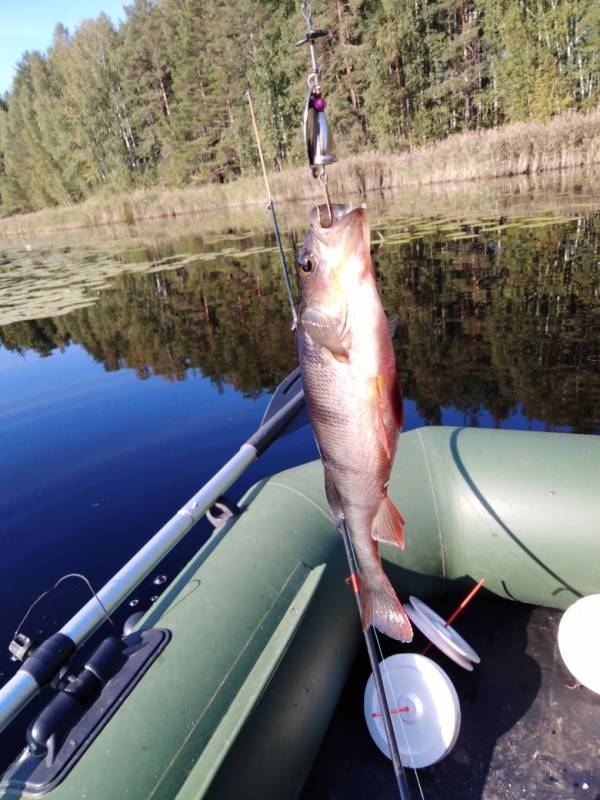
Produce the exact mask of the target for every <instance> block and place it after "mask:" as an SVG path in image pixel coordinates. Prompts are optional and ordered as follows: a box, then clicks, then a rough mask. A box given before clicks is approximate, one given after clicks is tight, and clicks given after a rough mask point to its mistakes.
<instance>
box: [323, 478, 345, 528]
mask: <svg viewBox="0 0 600 800" xmlns="http://www.w3.org/2000/svg"><path fill="white" fill-rule="evenodd" d="M325 495H326V496H327V502H328V503H329V507H330V508H331V513H332V514H333V521H334V522H335V524H336V526H337V525H339V524H340V522H341V521H342V520H343V519H344V509H343V508H342V501H341V499H340V495H339V493H338V490H337V488H336V485H335V483H334V482H333V478H332V477H331V474H330V473H329V472H328V470H327V467H325Z"/></svg>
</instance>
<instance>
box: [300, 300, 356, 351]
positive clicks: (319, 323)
mask: <svg viewBox="0 0 600 800" xmlns="http://www.w3.org/2000/svg"><path fill="white" fill-rule="evenodd" d="M301 325H302V328H303V330H304V331H305V333H307V334H308V335H309V336H310V338H311V339H312V341H313V342H314V343H315V344H317V345H320V346H321V347H324V348H325V349H326V350H329V352H330V353H331V354H332V355H333V356H334V358H336V359H338V360H344V359H347V358H348V355H349V349H348V347H349V338H350V335H349V332H347V331H346V329H345V324H344V323H340V320H339V319H337V318H335V317H329V316H327V314H324V313H323V312H322V311H320V310H319V309H318V308H307V309H305V310H304V311H303V312H302V321H301Z"/></svg>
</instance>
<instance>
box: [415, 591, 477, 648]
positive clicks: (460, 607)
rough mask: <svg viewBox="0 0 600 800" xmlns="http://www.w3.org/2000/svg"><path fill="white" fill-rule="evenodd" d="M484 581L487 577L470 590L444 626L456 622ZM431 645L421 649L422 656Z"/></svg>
mask: <svg viewBox="0 0 600 800" xmlns="http://www.w3.org/2000/svg"><path fill="white" fill-rule="evenodd" d="M484 583H485V578H482V579H481V580H480V581H477V583H476V584H475V586H474V587H473V588H472V589H471V591H470V592H469V594H468V595H467V596H466V597H465V599H464V600H462V601H461V602H460V603H459V605H458V606H457V608H456V609H455V611H453V613H452V614H450V616H449V617H448V619H447V620H446V622H444V628H447V627H448V626H449V625H452V623H453V622H454V620H455V619H456V618H457V617H458V615H459V614H460V612H461V611H463V610H464V609H465V608H466V607H467V606H468V605H469V603H470V602H471V600H472V599H473V598H474V597H475V595H476V594H477V592H478V591H479V590H480V589H481V587H482V586H483V584H484ZM431 646H432V643H431V642H429V644H428V645H427V647H426V648H425V649H424V650H422V651H421V655H422V656H424V655H425V653H428V652H429V648H430V647H431Z"/></svg>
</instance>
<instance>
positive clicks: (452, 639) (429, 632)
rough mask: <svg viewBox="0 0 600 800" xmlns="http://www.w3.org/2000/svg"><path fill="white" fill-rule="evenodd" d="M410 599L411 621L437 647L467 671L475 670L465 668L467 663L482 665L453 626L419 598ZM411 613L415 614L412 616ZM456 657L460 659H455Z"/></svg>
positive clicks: (408, 609)
mask: <svg viewBox="0 0 600 800" xmlns="http://www.w3.org/2000/svg"><path fill="white" fill-rule="evenodd" d="M409 599H410V605H409V606H408V607H407V612H408V614H409V616H410V619H411V621H412V622H414V624H415V625H416V626H417V628H419V630H420V631H421V632H422V633H423V634H424V635H425V636H426V637H427V638H428V639H429V640H430V641H431V642H432V643H433V644H434V645H435V646H436V647H438V648H439V649H440V650H442V652H444V653H445V654H446V655H447V656H449V658H452V659H453V660H454V661H456V663H457V664H460V666H461V667H463V666H464V667H465V669H473V667H472V666H465V663H464V662H465V661H468V662H469V664H470V662H473V663H474V664H479V663H480V661H481V659H480V658H479V656H478V655H477V653H476V652H475V650H473V648H472V647H471V645H470V644H469V643H468V642H466V641H465V640H464V639H463V637H462V636H461V635H460V634H459V633H457V632H456V631H455V630H454V628H453V627H452V626H451V625H446V621H445V620H444V619H443V618H442V617H440V615H439V614H436V612H435V611H434V610H433V609H432V608H429V606H428V605H426V604H425V603H424V602H423V601H422V600H419V598H418V597H414V596H411V597H410V598H409ZM411 611H414V612H415V613H412V614H411V613H410V612H411ZM455 655H458V656H459V658H455Z"/></svg>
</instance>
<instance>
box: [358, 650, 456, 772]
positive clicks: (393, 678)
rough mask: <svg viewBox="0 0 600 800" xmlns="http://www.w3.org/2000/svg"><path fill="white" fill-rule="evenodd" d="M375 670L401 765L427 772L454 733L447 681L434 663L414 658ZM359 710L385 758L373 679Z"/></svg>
mask: <svg viewBox="0 0 600 800" xmlns="http://www.w3.org/2000/svg"><path fill="white" fill-rule="evenodd" d="M380 668H381V677H382V680H383V685H384V689H385V695H386V697H387V701H388V705H389V708H390V712H391V717H392V723H393V725H394V732H395V734H396V741H397V742H398V750H399V752H400V759H401V760H402V763H403V765H404V766H405V767H417V768H419V767H429V766H431V764H435V763H437V762H438V761H441V760H442V758H444V757H445V756H447V755H448V753H449V752H450V751H451V750H452V748H453V747H454V745H455V743H456V739H457V738H458V732H459V730H460V705H459V702H458V695H457V694H456V689H455V688H454V686H453V684H452V681H451V680H450V678H449V677H448V676H447V675H446V673H445V672H444V670H443V669H442V668H441V667H440V666H438V665H437V664H436V663H435V661H432V660H431V659H430V658H426V657H425V656H421V655H418V654H417V653H398V654H396V655H393V656H389V657H388V658H386V659H384V660H383V661H382V662H381V664H380ZM364 710H365V719H366V721H367V727H368V729H369V733H370V734H371V736H372V737H373V740H374V742H375V744H376V745H377V747H378V748H379V749H380V750H381V752H382V753H383V754H384V755H386V756H387V757H388V758H390V748H389V746H388V741H387V737H386V735H385V727H384V724H383V717H382V715H381V708H380V705H379V698H378V697H377V690H376V688H375V680H374V678H373V675H371V677H370V678H369V680H368V681H367V685H366V688H365V700H364Z"/></svg>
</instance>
